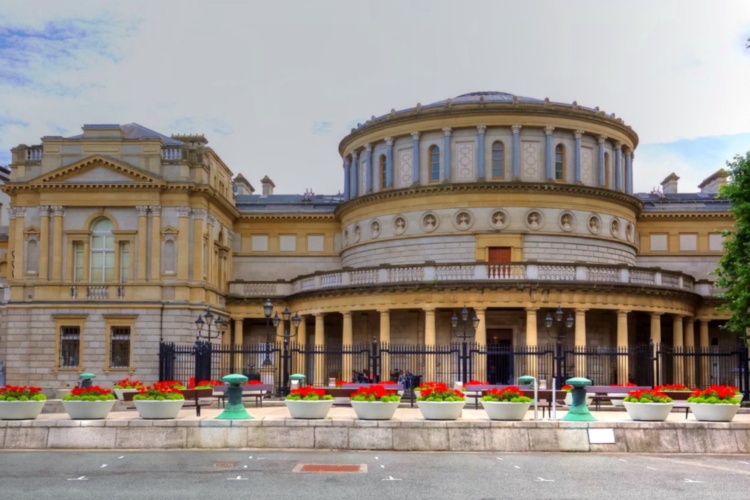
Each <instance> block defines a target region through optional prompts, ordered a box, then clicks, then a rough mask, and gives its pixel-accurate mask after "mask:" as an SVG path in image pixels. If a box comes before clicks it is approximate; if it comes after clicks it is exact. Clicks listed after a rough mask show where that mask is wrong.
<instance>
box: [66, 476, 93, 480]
mask: <svg viewBox="0 0 750 500" xmlns="http://www.w3.org/2000/svg"><path fill="white" fill-rule="evenodd" d="M88 480H89V478H87V477H86V476H81V477H75V478H68V481H88Z"/></svg>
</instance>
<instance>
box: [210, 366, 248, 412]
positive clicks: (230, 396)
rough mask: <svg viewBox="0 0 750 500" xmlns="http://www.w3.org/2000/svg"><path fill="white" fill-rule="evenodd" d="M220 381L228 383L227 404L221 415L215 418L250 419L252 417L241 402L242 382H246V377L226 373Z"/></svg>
mask: <svg viewBox="0 0 750 500" xmlns="http://www.w3.org/2000/svg"><path fill="white" fill-rule="evenodd" d="M221 380H222V382H226V383H227V384H229V387H228V388H227V406H226V407H225V408H224V411H223V412H221V415H219V416H218V417H216V419H217V420H250V419H254V418H255V417H253V416H252V415H250V414H249V413H248V412H247V410H246V409H245V404H244V403H243V402H242V387H241V386H242V384H244V383H245V382H247V377H246V376H244V375H240V374H237V373H235V374H232V375H226V376H225V377H222V379H221Z"/></svg>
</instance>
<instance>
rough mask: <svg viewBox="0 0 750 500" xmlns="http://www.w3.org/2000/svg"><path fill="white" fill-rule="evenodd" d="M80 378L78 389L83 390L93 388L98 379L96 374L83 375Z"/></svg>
mask: <svg viewBox="0 0 750 500" xmlns="http://www.w3.org/2000/svg"><path fill="white" fill-rule="evenodd" d="M78 378H79V379H80V380H81V381H80V382H78V387H81V388H83V389H86V388H88V387H91V384H92V383H93V382H94V379H95V378H96V374H95V373H88V372H86V373H81V374H80V375H78Z"/></svg>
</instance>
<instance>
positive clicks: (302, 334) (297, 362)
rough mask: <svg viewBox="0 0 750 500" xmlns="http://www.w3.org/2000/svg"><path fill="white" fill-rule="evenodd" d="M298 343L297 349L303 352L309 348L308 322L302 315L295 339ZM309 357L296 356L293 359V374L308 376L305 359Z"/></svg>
mask: <svg viewBox="0 0 750 500" xmlns="http://www.w3.org/2000/svg"><path fill="white" fill-rule="evenodd" d="M293 340H294V341H296V344H297V347H298V348H299V349H300V350H301V351H305V347H306V346H307V322H306V318H305V316H304V315H302V314H300V322H299V328H297V336H296V337H295V338H294V339H293ZM306 358H307V356H296V357H295V358H293V360H294V363H293V364H292V373H302V374H304V375H307V369H306V366H305V359H306Z"/></svg>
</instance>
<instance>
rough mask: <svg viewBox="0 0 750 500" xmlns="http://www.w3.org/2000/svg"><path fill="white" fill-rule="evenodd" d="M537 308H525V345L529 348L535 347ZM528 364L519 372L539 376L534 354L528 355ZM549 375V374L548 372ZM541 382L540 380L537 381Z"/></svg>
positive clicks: (546, 381)
mask: <svg viewBox="0 0 750 500" xmlns="http://www.w3.org/2000/svg"><path fill="white" fill-rule="evenodd" d="M538 310H539V309H537V308H536V307H527V308H526V345H527V346H528V347H529V349H536V348H537V341H538V340H537V339H538V334H537V327H536V315H537V311H538ZM527 363H528V365H527V366H526V370H523V369H522V370H521V373H522V374H523V375H532V376H534V377H538V376H539V368H538V366H539V365H538V363H537V357H536V356H528V361H527ZM550 375H551V374H550ZM539 382H541V380H540V381H539ZM548 382H549V381H548V380H545V383H548Z"/></svg>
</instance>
